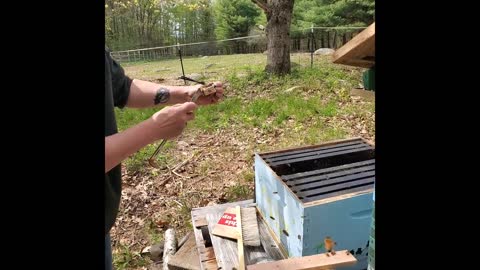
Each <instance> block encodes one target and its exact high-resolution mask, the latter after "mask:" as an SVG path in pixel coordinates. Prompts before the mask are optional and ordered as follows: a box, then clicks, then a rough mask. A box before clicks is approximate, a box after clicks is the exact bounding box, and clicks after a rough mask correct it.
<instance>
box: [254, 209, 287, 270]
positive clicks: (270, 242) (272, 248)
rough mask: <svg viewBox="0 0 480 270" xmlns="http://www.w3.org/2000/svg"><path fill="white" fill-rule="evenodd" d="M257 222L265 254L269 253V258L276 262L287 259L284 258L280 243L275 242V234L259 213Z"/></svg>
mask: <svg viewBox="0 0 480 270" xmlns="http://www.w3.org/2000/svg"><path fill="white" fill-rule="evenodd" d="M257 220H258V230H259V231H260V242H261V243H262V246H263V248H264V249H265V252H266V253H267V255H268V257H269V258H270V259H272V260H274V261H278V260H283V259H286V258H287V256H284V255H283V253H282V251H281V249H280V247H279V245H278V243H277V242H276V241H275V239H274V238H273V236H272V235H274V234H273V232H270V231H269V228H268V227H267V223H266V222H265V220H264V219H263V218H262V215H261V213H260V212H257Z"/></svg>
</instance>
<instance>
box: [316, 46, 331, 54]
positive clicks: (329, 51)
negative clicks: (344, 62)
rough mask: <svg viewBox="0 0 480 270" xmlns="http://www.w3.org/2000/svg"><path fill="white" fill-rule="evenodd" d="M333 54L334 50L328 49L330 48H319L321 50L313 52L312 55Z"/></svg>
mask: <svg viewBox="0 0 480 270" xmlns="http://www.w3.org/2000/svg"><path fill="white" fill-rule="evenodd" d="M334 52H335V50H334V49H330V48H321V49H318V50H316V51H315V52H314V54H320V55H330V54H333V53H334Z"/></svg>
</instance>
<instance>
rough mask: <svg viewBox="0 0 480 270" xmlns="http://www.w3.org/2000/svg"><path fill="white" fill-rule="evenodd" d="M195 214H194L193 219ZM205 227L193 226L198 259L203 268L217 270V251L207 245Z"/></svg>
mask: <svg viewBox="0 0 480 270" xmlns="http://www.w3.org/2000/svg"><path fill="white" fill-rule="evenodd" d="M193 216H194V215H193V214H192V219H194V217H193ZM201 228H203V227H199V228H193V233H194V235H195V246H196V247H197V254H198V260H199V264H200V269H201V270H217V269H218V264H217V260H216V257H215V252H214V251H213V248H212V247H205V239H204V238H203V234H202V229H201Z"/></svg>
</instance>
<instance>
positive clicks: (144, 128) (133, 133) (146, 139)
mask: <svg viewBox="0 0 480 270" xmlns="http://www.w3.org/2000/svg"><path fill="white" fill-rule="evenodd" d="M152 125H155V123H154V122H153V121H152V120H151V119H150V118H149V119H147V120H145V121H143V122H141V123H139V124H138V125H135V126H133V127H131V128H129V129H127V130H125V131H123V132H120V133H116V134H114V135H111V136H107V137H105V173H106V172H108V171H110V170H111V169H112V168H114V167H115V166H117V165H118V164H120V163H121V162H122V161H123V160H125V159H126V158H128V157H129V156H130V155H132V154H134V153H135V152H137V151H138V150H139V149H141V148H143V147H144V146H146V145H148V144H150V143H152V142H153V141H155V138H156V137H155V136H154V129H153V128H152Z"/></svg>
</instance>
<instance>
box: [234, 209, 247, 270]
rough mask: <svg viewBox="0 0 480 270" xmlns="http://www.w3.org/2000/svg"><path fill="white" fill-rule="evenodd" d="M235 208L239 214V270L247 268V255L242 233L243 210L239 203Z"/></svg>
mask: <svg viewBox="0 0 480 270" xmlns="http://www.w3.org/2000/svg"><path fill="white" fill-rule="evenodd" d="M235 210H236V211H235V212H236V214H237V231H238V235H239V237H238V239H237V251H238V270H245V255H244V247H243V235H242V212H241V209H240V206H239V205H237V207H236V208H235Z"/></svg>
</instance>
